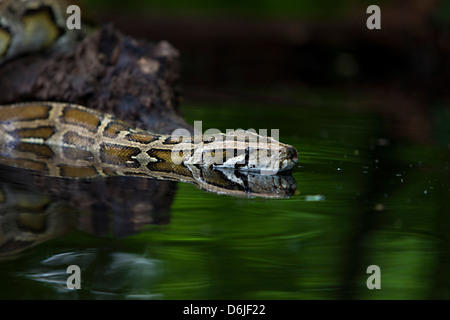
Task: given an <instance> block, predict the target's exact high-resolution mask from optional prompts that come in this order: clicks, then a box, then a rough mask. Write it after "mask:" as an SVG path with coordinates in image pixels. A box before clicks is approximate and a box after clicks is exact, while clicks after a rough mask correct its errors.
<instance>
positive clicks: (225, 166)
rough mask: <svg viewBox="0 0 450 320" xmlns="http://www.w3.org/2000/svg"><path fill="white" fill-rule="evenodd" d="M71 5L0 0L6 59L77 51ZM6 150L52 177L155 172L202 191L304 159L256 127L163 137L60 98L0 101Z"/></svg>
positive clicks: (0, 135)
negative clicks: (69, 20) (69, 19)
mask: <svg viewBox="0 0 450 320" xmlns="http://www.w3.org/2000/svg"><path fill="white" fill-rule="evenodd" d="M71 3H72V2H70V3H69V2H67V1H63V0H0V64H3V63H7V62H8V61H9V60H11V59H14V58H17V57H18V56H20V55H24V54H30V53H33V52H42V51H45V50H71V49H73V47H74V46H75V45H76V43H77V42H78V41H79V40H80V39H81V38H82V37H83V36H84V34H83V33H84V32H85V31H82V30H77V29H68V28H67V27H66V19H67V14H66V9H67V7H68V5H70V4H71ZM0 151H1V152H0V155H1V156H2V159H4V160H3V162H4V163H9V164H14V165H18V166H21V167H24V168H26V169H30V170H37V171H42V172H46V173H47V174H48V175H49V176H56V177H69V178H88V177H95V176H111V175H126V176H127V175H129V176H140V177H152V178H159V179H168V180H175V181H186V182H193V181H195V182H196V183H197V184H200V185H201V187H202V188H203V189H207V190H213V191H217V190H220V189H221V188H222V189H224V190H225V192H229V191H230V190H231V189H233V187H230V186H227V183H224V181H225V180H228V184H230V180H231V182H233V180H234V181H237V180H240V182H242V179H241V178H240V177H241V176H243V175H244V176H246V178H245V179H244V180H246V181H247V182H246V183H247V184H248V180H249V177H256V176H255V174H260V175H263V176H264V175H267V176H272V175H273V174H274V173H278V172H283V171H289V170H291V169H292V168H293V167H294V165H295V164H296V163H297V161H298V153H297V150H296V149H295V148H294V147H293V146H290V145H288V144H284V143H281V142H279V141H278V140H276V139H274V138H272V137H266V136H263V135H259V134H256V133H255V132H252V131H246V130H234V131H233V130H232V131H230V132H227V133H217V134H212V135H203V134H201V133H197V134H196V135H193V136H189V135H174V134H172V135H163V134H158V133H154V132H149V131H146V130H143V129H140V128H134V127H133V126H132V125H130V124H128V123H126V122H124V121H121V120H120V119H117V118H115V117H114V116H113V115H111V114H108V113H101V112H98V111H96V110H94V109H92V108H88V107H86V106H81V105H77V104H73V103H70V102H56V101H36V102H25V103H20V102H18V103H12V104H8V105H1V106H0ZM208 170H209V171H208ZM211 170H222V171H214V172H212V171H211ZM224 170H230V171H224ZM205 172H206V174H205ZM217 172H219V173H217ZM220 172H222V173H220ZM223 172H227V173H223ZM230 172H233V173H230ZM236 172H241V173H242V174H236ZM205 177H208V178H205ZM217 177H219V178H217ZM263 179H265V178H263ZM268 179H269V180H270V179H272V178H268ZM271 181H272V180H271ZM280 188H282V186H280Z"/></svg>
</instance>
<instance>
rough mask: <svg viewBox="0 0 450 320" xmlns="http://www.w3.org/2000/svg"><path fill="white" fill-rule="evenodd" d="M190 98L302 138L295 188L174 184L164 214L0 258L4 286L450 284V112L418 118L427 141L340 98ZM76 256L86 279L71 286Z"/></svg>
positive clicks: (399, 289)
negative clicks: (121, 231) (159, 219)
mask: <svg viewBox="0 0 450 320" xmlns="http://www.w3.org/2000/svg"><path fill="white" fill-rule="evenodd" d="M274 107H275V108H274ZM183 110H184V113H185V116H186V118H187V119H188V121H189V122H191V123H192V122H193V121H194V120H202V121H203V129H204V130H206V129H208V128H217V129H220V130H223V131H225V129H227V128H230V129H231V128H245V129H247V128H254V129H256V130H258V129H279V130H280V140H281V141H282V142H285V143H289V144H292V145H293V146H295V147H296V148H297V149H298V151H299V159H300V160H299V165H298V166H296V167H295V169H294V171H293V176H294V177H295V179H296V181H297V186H298V188H297V192H296V194H295V195H293V196H292V197H291V198H289V199H284V200H270V199H242V198H233V197H229V196H223V195H216V194H210V193H205V192H202V191H201V190H198V189H196V188H195V187H194V186H192V185H188V184H181V183H179V184H178V191H177V193H176V196H175V201H174V203H173V205H172V207H171V211H170V216H171V219H170V223H168V224H165V225H162V226H154V225H152V226H150V225H149V226H146V227H145V228H144V230H143V231H142V232H140V233H137V234H135V235H132V236H129V237H125V238H114V237H112V236H106V237H94V236H90V235H87V234H84V233H82V232H74V233H70V234H68V235H66V236H62V237H60V238H57V239H53V240H51V241H48V242H45V243H43V244H40V245H39V246H37V247H34V248H32V249H29V250H27V251H25V252H23V253H22V254H21V255H20V256H19V257H17V258H16V259H13V260H6V261H0V285H1V288H2V290H0V298H27V299H35V298H36V299H41V298H56V299H78V298H89V299H104V298H106V299H340V298H359V299H420V298H449V297H450V277H449V276H448V272H447V271H448V270H449V267H450V216H449V214H450V210H449V209H450V205H449V200H448V197H449V195H450V189H449V188H450V185H449V181H450V179H449V178H450V170H449V165H450V160H449V142H450V134H449V129H448V123H449V121H448V120H449V115H448V113H445V112H443V111H442V112H441V111H437V112H436V114H434V115H432V116H431V118H433V117H435V119H434V118H433V119H434V120H432V126H431V128H432V130H431V132H430V130H429V129H426V128H425V127H423V128H422V127H416V128H413V130H415V131H416V133H418V134H419V135H430V136H431V140H432V142H430V143H428V144H423V143H419V142H417V143H416V142H414V141H409V142H407V141H406V140H401V139H397V138H396V136H395V135H394V134H391V132H389V131H388V130H386V129H385V124H384V120H383V119H382V118H381V117H380V116H377V115H375V114H371V113H368V112H354V111H346V109H343V108H341V105H339V103H327V104H326V106H318V107H315V108H311V107H310V108H299V107H297V108H293V107H290V106H283V105H276V106H274V105H266V106H264V105H261V104H247V103H242V104H239V103H221V104H215V103H208V104H205V103H190V102H189V103H187V104H186V106H185V107H184V109H183ZM435 120H438V121H435ZM397 129H398V130H399V131H401V130H402V129H405V128H401V127H400V128H399V127H397ZM71 264H77V265H79V266H80V267H81V289H80V290H73V291H71V290H68V289H67V287H66V279H67V277H68V274H67V273H66V268H67V266H68V265H71ZM370 265H377V266H379V267H380V270H381V278H380V279H381V289H379V290H369V289H368V288H367V286H366V280H367V278H368V276H369V274H367V273H366V270H367V267H368V266H370Z"/></svg>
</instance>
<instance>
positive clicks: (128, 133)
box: [0, 102, 297, 192]
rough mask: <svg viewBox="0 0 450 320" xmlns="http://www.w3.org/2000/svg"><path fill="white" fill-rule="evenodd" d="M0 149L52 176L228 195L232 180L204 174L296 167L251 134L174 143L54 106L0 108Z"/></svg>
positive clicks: (284, 150)
mask: <svg viewBox="0 0 450 320" xmlns="http://www.w3.org/2000/svg"><path fill="white" fill-rule="evenodd" d="M249 135H250V137H251V138H252V139H256V138H258V139H262V140H263V141H264V142H265V143H266V142H267V140H269V142H270V143H269V144H265V145H264V148H259V147H258V146H256V147H254V148H252V147H251V145H250V147H249V143H248V139H246V138H248V136H249ZM0 146H1V149H0V151H1V152H0V155H1V157H2V158H1V159H2V162H3V163H8V164H10V165H11V164H12V165H16V166H17V164H19V166H21V167H26V168H30V169H39V170H40V171H45V172H46V173H47V174H49V175H51V176H56V177H71V178H87V177H96V176H110V175H129V176H141V177H143V176H144V177H153V178H158V179H168V180H175V181H185V182H193V180H194V181H195V182H196V183H197V184H199V182H200V183H201V184H202V188H204V189H207V187H205V185H207V184H212V185H214V186H215V189H217V187H219V186H222V187H223V188H225V189H226V185H227V183H223V181H224V180H226V179H229V178H230V177H228V178H227V177H226V175H229V174H231V173H228V174H223V173H222V174H219V173H217V172H216V174H215V175H212V176H215V177H216V178H217V180H216V181H215V182H212V181H210V179H211V177H208V178H205V177H204V176H203V175H202V170H205V169H211V168H212V169H217V168H229V169H232V170H239V171H251V172H255V171H256V172H259V171H261V170H268V169H276V170H279V171H284V170H289V169H291V168H292V166H293V165H294V164H295V163H296V161H297V152H296V150H295V149H294V148H293V147H291V146H289V145H285V144H282V143H279V142H278V141H276V140H274V139H272V138H266V137H262V136H258V135H256V134H254V133H251V132H246V131H234V132H230V133H227V134H215V135H214V136H200V137H199V136H194V137H191V136H186V137H184V136H181V138H180V137H176V138H174V137H172V136H169V135H160V134H155V133H151V132H147V131H144V130H141V129H138V128H132V127H131V126H130V125H128V124H126V123H125V122H122V121H120V120H117V119H115V118H114V117H113V116H111V115H109V114H104V113H99V112H96V111H94V110H91V109H88V108H85V107H83V106H79V105H73V104H66V103H55V102H37V103H32V102H30V103H21V104H14V105H7V106H0ZM274 147H276V148H277V149H276V150H277V151H278V154H276V155H277V157H273V158H269V160H271V161H272V162H270V163H268V164H264V163H260V162H261V161H260V159H259V156H260V155H261V154H265V155H267V154H272V156H273V155H274V152H273V150H270V149H269V148H274ZM12 159H14V160H12ZM234 174H235V173H233V175H234ZM220 175H221V176H220ZM219 176H220V177H219ZM231 180H232V181H233V180H234V181H235V180H238V178H236V177H234V178H232V179H231ZM233 188H234V189H236V188H235V186H234V187H233ZM227 192H229V190H228V191H227Z"/></svg>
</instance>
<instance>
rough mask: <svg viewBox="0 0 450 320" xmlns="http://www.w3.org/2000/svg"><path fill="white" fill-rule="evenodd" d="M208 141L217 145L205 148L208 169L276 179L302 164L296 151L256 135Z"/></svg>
mask: <svg viewBox="0 0 450 320" xmlns="http://www.w3.org/2000/svg"><path fill="white" fill-rule="evenodd" d="M207 139H209V141H211V140H213V141H214V142H213V143H209V144H204V145H202V147H203V149H202V151H203V152H204V156H203V157H202V160H203V165H204V166H212V167H215V168H233V169H236V170H240V171H250V172H258V173H261V174H264V175H274V174H277V173H278V172H280V171H287V170H290V169H292V168H293V167H294V165H295V164H296V163H297V161H298V153H297V150H296V149H295V148H294V147H292V146H290V145H287V144H284V143H281V142H279V141H278V140H276V139H274V138H272V137H266V136H263V135H259V134H257V133H256V132H254V131H246V130H240V129H239V130H234V131H228V132H227V133H226V134H219V135H215V136H214V138H213V139H211V138H210V137H209V138H207ZM209 154H213V156H212V157H208V156H207V155H209ZM205 155H206V156H205Z"/></svg>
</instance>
